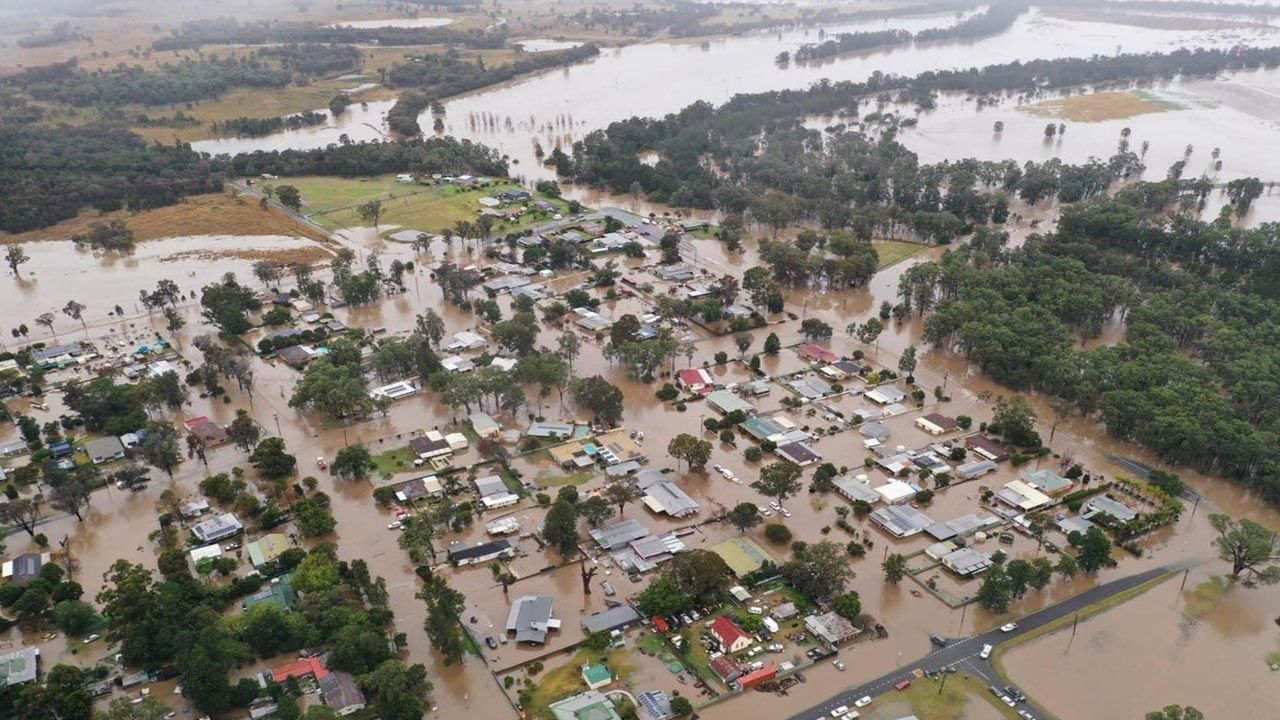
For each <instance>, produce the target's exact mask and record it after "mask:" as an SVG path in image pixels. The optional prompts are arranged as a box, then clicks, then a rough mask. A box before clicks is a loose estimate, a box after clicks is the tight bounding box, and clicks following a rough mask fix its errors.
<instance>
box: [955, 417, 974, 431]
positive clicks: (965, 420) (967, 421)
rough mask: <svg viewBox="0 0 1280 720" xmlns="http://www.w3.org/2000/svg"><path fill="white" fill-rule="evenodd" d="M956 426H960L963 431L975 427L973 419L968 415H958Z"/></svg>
mask: <svg viewBox="0 0 1280 720" xmlns="http://www.w3.org/2000/svg"><path fill="white" fill-rule="evenodd" d="M956 424H957V425H959V426H960V429H961V430H968V429H969V428H971V427H973V418H971V417H969V416H968V415H957V416H956Z"/></svg>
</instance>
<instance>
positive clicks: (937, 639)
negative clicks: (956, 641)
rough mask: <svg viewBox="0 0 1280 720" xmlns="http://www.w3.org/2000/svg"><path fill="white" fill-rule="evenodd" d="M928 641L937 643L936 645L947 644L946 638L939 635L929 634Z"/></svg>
mask: <svg viewBox="0 0 1280 720" xmlns="http://www.w3.org/2000/svg"><path fill="white" fill-rule="evenodd" d="M929 642H931V643H933V644H934V645H937V646H938V647H946V646H947V639H946V638H944V637H942V636H941V635H930V636H929Z"/></svg>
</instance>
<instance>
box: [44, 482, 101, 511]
mask: <svg viewBox="0 0 1280 720" xmlns="http://www.w3.org/2000/svg"><path fill="white" fill-rule="evenodd" d="M92 493H93V490H92V489H91V488H90V487H89V484H88V483H86V482H85V481H84V480H83V479H81V478H79V477H69V478H66V479H64V480H63V481H62V482H60V483H58V484H57V485H54V486H53V488H51V489H50V490H49V504H50V505H52V506H53V507H54V508H56V509H58V510H61V511H62V512H65V513H71V514H72V515H75V516H76V520H79V521H83V520H84V516H82V515H81V514H80V511H81V510H82V509H84V508H85V507H87V506H88V505H89V499H90V497H92Z"/></svg>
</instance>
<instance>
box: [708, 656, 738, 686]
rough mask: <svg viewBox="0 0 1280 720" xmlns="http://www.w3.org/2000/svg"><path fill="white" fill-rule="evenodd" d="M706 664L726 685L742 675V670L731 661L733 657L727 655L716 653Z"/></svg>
mask: <svg viewBox="0 0 1280 720" xmlns="http://www.w3.org/2000/svg"><path fill="white" fill-rule="evenodd" d="M708 664H709V665H710V666H711V669H712V671H714V672H715V674H716V675H719V676H720V679H721V680H723V681H724V683H725V684H726V685H728V684H729V683H731V682H733V681H734V680H737V679H738V678H740V677H742V670H741V669H740V668H739V667H738V666H737V664H736V663H734V662H733V658H731V657H729V656H728V655H720V654H717V655H715V656H714V657H712V658H710V660H709V661H708Z"/></svg>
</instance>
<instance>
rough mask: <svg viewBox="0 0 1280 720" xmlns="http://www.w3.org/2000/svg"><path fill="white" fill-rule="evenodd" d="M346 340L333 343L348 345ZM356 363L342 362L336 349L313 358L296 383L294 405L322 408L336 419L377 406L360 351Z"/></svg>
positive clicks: (322, 410) (291, 398)
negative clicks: (370, 392) (336, 355)
mask: <svg viewBox="0 0 1280 720" xmlns="http://www.w3.org/2000/svg"><path fill="white" fill-rule="evenodd" d="M344 344H346V343H345V342H344V341H340V342H337V343H333V345H335V346H338V345H344ZM352 350H353V351H354V352H355V358H356V360H355V362H352V363H347V362H339V361H338V360H339V359H341V358H337V359H335V357H334V352H333V348H330V354H329V355H324V356H322V357H319V358H317V359H316V360H313V361H312V362H311V364H310V365H308V366H307V369H306V371H305V372H304V373H303V374H302V379H301V380H300V381H299V382H298V383H297V384H296V385H295V386H294V389H293V395H292V397H290V398H289V406H290V407H306V408H313V409H315V410H319V411H320V412H323V413H325V414H327V415H329V416H330V417H332V418H335V419H346V418H350V417H356V416H359V415H362V414H364V413H366V412H368V411H369V410H370V409H371V408H372V407H373V401H372V399H371V398H370V397H369V386H368V383H367V382H366V381H365V378H364V373H363V371H362V370H361V368H360V362H359V350H358V349H356V348H354V347H352Z"/></svg>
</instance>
